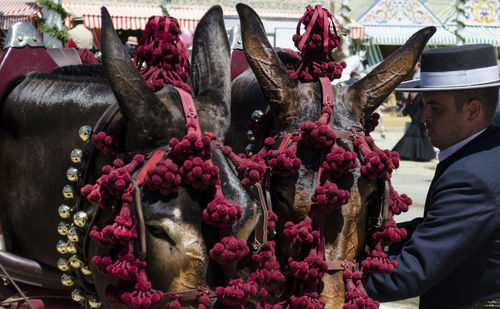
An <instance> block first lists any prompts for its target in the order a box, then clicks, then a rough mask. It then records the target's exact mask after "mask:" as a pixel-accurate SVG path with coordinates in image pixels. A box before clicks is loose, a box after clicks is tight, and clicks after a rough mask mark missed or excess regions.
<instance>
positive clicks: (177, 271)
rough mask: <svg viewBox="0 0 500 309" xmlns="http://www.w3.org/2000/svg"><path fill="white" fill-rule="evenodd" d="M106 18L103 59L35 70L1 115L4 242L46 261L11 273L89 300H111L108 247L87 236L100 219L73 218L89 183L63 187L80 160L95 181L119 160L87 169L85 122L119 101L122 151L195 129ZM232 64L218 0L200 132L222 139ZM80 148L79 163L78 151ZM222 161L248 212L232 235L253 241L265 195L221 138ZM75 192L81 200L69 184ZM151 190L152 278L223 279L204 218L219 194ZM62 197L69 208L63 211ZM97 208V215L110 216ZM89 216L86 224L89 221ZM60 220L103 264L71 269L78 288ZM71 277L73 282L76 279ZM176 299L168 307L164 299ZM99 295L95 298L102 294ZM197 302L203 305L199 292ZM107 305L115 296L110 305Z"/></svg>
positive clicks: (196, 83)
mask: <svg viewBox="0 0 500 309" xmlns="http://www.w3.org/2000/svg"><path fill="white" fill-rule="evenodd" d="M102 16H103V22H102V24H103V29H102V54H103V67H101V66H100V65H80V66H70V67H63V68H60V69H56V70H54V71H53V72H50V73H32V74H30V75H28V76H27V77H26V78H25V79H24V80H23V81H22V82H21V83H20V84H19V85H17V86H16V87H15V88H14V89H13V90H12V92H11V93H10V94H9V95H8V96H7V98H6V100H5V102H3V104H2V109H1V113H0V196H1V202H0V220H1V225H2V229H3V232H4V236H5V244H6V248H7V251H8V252H9V253H11V254H15V255H17V256H20V257H24V258H26V259H29V261H27V260H24V261H25V262H26V263H25V266H31V267H35V266H36V267H35V268H38V269H39V270H37V273H35V274H30V273H29V272H30V271H31V270H32V269H33V268H29V267H28V268H26V269H23V268H22V267H16V266H15V265H14V266H13V265H11V264H9V265H10V266H13V267H12V268H10V273H11V274H12V275H15V276H14V277H20V278H24V281H25V282H26V281H28V282H35V283H37V284H39V285H42V286H44V287H48V288H65V289H69V290H72V289H75V288H80V289H81V291H82V299H83V300H84V301H85V297H87V296H89V295H91V294H89V293H92V290H93V289H94V290H95V291H97V294H98V297H99V298H100V300H101V301H105V298H104V297H103V291H104V289H105V287H106V285H107V283H108V281H109V280H110V279H109V277H104V276H103V275H100V274H99V273H98V272H97V270H96V269H95V267H94V266H93V265H92V263H90V261H89V260H90V259H91V258H92V257H93V256H94V255H95V254H97V253H102V249H101V248H100V247H99V246H98V245H97V244H95V243H94V242H90V245H89V241H88V239H87V237H86V235H88V228H89V223H88V222H87V224H86V226H85V227H84V228H79V227H78V226H76V225H75V224H73V223H72V222H71V218H72V216H73V215H74V210H71V208H72V207H74V206H75V204H76V202H77V200H78V197H79V188H78V187H77V186H73V195H74V198H68V199H65V198H64V197H63V192H62V190H63V188H64V187H65V186H66V185H68V184H69V181H68V179H66V176H65V175H66V173H67V171H68V168H69V167H71V166H73V167H75V168H76V169H80V171H79V173H80V177H83V174H84V168H86V169H87V170H88V179H87V181H86V183H91V184H94V183H95V181H96V179H97V178H98V177H99V176H100V175H101V167H102V166H103V165H104V164H110V163H111V162H112V160H113V157H112V156H107V155H103V154H98V155H97V156H96V157H95V159H94V160H93V162H92V164H91V166H85V167H82V166H80V165H78V164H77V163H74V162H75V161H72V160H70V153H72V151H73V150H74V149H75V148H80V149H85V144H84V143H82V140H81V139H80V138H79V134H78V132H79V128H80V127H82V126H83V125H90V126H94V124H96V122H97V121H98V119H99V118H100V117H101V116H102V115H103V113H104V112H105V111H106V110H107V109H108V108H109V107H110V106H111V105H113V104H116V103H117V104H118V106H119V115H118V117H119V116H121V117H122V118H123V123H124V128H123V130H122V133H123V135H124V139H123V147H122V149H121V151H122V152H127V153H134V152H137V151H145V152H146V153H147V152H148V151H152V150H154V149H157V148H159V147H161V146H166V145H168V142H169V140H170V139H171V138H173V137H176V138H178V139H182V137H183V136H184V134H185V120H184V112H183V109H182V105H181V100H180V97H179V93H178V92H177V90H176V89H175V88H174V87H172V86H167V87H165V88H164V89H162V90H161V91H159V92H157V93H154V92H153V91H152V90H150V89H149V87H148V86H147V85H146V83H145V82H144V81H143V80H142V78H141V76H140V75H139V72H138V71H137V70H136V68H135V67H134V65H133V63H132V61H131V60H130V57H129V55H128V54H127V53H126V51H125V50H124V48H123V46H122V44H121V43H120V41H119V38H118V36H117V35H116V33H115V31H114V29H113V27H112V23H111V19H110V17H109V14H108V13H107V11H106V10H105V9H103V12H102ZM229 65H230V53H229V44H228V40H227V34H226V31H225V28H224V23H223V15H222V10H221V8H220V7H219V6H215V7H213V8H211V9H210V10H209V11H208V12H207V13H206V15H205V16H204V17H203V18H202V19H201V21H200V23H199V25H198V27H197V30H196V32H195V36H194V47H193V56H192V65H191V80H192V83H193V93H194V95H193V97H194V104H195V106H196V108H197V110H198V114H199V115H200V117H199V121H200V126H201V129H202V130H203V131H205V130H206V131H210V132H213V133H214V134H215V135H217V136H223V135H224V134H225V132H226V131H227V130H228V127H229V122H228V121H227V119H229V118H230V87H231V85H230V68H229ZM73 155H74V157H73V159H75V160H76V161H78V159H76V158H77V157H79V154H78V151H76V152H74V153H73ZM86 156H88V153H85V151H84V153H83V158H82V161H83V162H87V164H88V162H89V161H88V158H87V157H86ZM146 160H147V158H146ZM212 161H213V163H214V165H217V166H218V167H219V169H220V180H221V186H222V191H223V193H224V195H225V197H226V199H227V200H228V201H230V202H231V203H235V204H238V205H240V206H241V207H242V208H243V214H242V217H241V219H240V220H239V221H238V222H237V223H236V224H235V225H234V226H233V234H234V235H236V237H237V238H242V239H247V238H248V236H249V234H250V233H251V231H252V230H253V229H254V226H255V225H256V223H257V219H258V217H259V214H260V213H259V208H258V207H257V206H258V199H256V198H255V196H254V195H252V194H250V193H249V192H248V191H247V190H246V189H245V188H243V186H242V185H241V184H240V182H239V180H238V178H237V177H236V176H235V175H234V174H233V172H232V170H231V169H230V167H229V165H228V162H227V161H226V160H225V158H224V156H223V154H222V152H221V151H220V150H219V149H217V148H216V147H214V148H213V151H212ZM71 174H73V173H71ZM76 174H78V173H76ZM73 179H74V177H73ZM65 194H66V197H70V195H68V194H69V191H65ZM140 196H141V202H142V209H143V216H144V221H145V226H146V232H145V234H146V243H147V246H146V247H147V255H146V260H147V274H148V277H149V279H150V280H151V282H152V286H153V287H154V288H155V289H157V290H161V291H165V292H166V291H172V290H175V291H178V292H182V291H185V290H189V289H196V288H197V287H198V286H207V287H210V288H214V287H216V286H218V285H220V284H222V283H223V282H222V281H223V276H222V275H221V271H220V268H218V266H216V265H212V264H213V263H212V262H210V259H209V257H208V249H210V248H211V247H212V246H213V244H214V243H215V242H216V241H217V240H218V233H217V230H216V229H215V228H212V227H210V226H208V225H207V224H206V223H204V222H203V215H202V211H203V209H204V208H205V207H206V205H207V203H208V202H210V201H211V199H212V198H213V195H212V193H210V192H208V191H207V192H201V191H197V190H194V189H190V188H186V187H184V186H181V188H180V190H179V192H178V193H176V194H173V195H170V196H168V197H165V196H162V195H160V194H158V193H155V192H152V191H150V190H148V188H147V187H146V186H142V187H141V189H140ZM62 204H66V205H68V206H69V208H67V209H64V208H59V207H60V206H61V205H62ZM87 207H88V204H87V206H83V207H82V208H81V209H82V210H86V209H89V208H87ZM58 208H59V210H60V214H61V215H62V217H63V218H61V217H60V216H59V214H58ZM87 215H88V217H89V220H91V219H92V220H94V221H95V223H100V222H102V220H104V217H105V215H102V216H98V217H97V218H95V217H94V218H92V215H93V214H92V213H88V214H87ZM69 216H71V217H70V218H69V219H66V221H65V220H64V218H68V217H69ZM78 219H79V220H80V222H79V223H82V220H83V219H82V218H81V217H79V218H78ZM68 220H69V221H68ZM61 221H64V222H66V224H67V225H66V228H70V227H74V228H76V235H75V234H72V235H71V236H72V238H70V240H71V239H73V240H75V239H76V238H78V237H79V239H80V241H79V242H75V243H73V245H74V246H76V249H77V253H76V254H77V257H79V259H81V260H82V261H83V262H84V263H87V264H86V265H84V266H88V267H89V268H90V271H91V272H92V275H91V276H88V275H87V276H85V275H84V274H82V273H81V272H80V271H79V270H78V268H80V267H81V265H77V269H73V270H71V269H70V271H71V273H72V274H73V276H74V285H73V286H71V287H63V286H62V285H61V283H60V278H61V275H62V274H63V273H62V272H60V271H59V270H58V265H57V263H58V259H59V258H61V257H65V258H69V257H70V256H71V254H68V253H66V254H60V253H58V251H57V250H56V244H58V241H60V240H62V241H63V243H65V244H70V245H71V243H69V242H67V241H68V238H67V237H66V236H61V235H59V233H58V227H59V229H61V230H64V228H65V226H64V224H62V226H61V224H60V222H61ZM82 239H83V240H82ZM85 239H87V240H85ZM86 245H88V250H87V246H86ZM65 249H67V248H65ZM63 251H64V250H63ZM73 262H75V264H78V263H77V262H78V261H75V260H73ZM72 265H73V264H72ZM59 267H62V266H61V265H59ZM62 268H64V267H62ZM40 269H43V270H40ZM84 270H87V269H85V268H84ZM85 273H86V271H85ZM65 279H67V280H66V281H65V283H66V284H69V283H71V282H69V281H68V278H67V277H66V278H65ZM79 279H81V280H79ZM76 298H78V295H77V296H76ZM166 298H167V297H165V298H164V300H163V302H162V303H160V306H164V305H165V302H166ZM91 301H92V302H93V303H92V305H94V306H96V302H97V300H95V299H93V300H91ZM192 304H193V305H195V304H196V298H194V301H193V302H192ZM105 306H106V307H108V306H110V305H109V304H107V303H105Z"/></svg>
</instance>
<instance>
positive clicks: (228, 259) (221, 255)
mask: <svg viewBox="0 0 500 309" xmlns="http://www.w3.org/2000/svg"><path fill="white" fill-rule="evenodd" d="M249 252H250V249H248V246H247V243H246V241H244V240H243V239H239V240H238V239H236V238H234V237H232V236H231V237H224V238H222V239H221V241H220V242H218V243H216V244H215V246H214V247H213V248H212V249H211V250H210V258H211V259H212V260H215V261H217V263H219V264H222V265H229V264H233V263H235V262H238V261H240V260H241V259H243V258H244V257H245V256H246V255H247V254H248V253H249Z"/></svg>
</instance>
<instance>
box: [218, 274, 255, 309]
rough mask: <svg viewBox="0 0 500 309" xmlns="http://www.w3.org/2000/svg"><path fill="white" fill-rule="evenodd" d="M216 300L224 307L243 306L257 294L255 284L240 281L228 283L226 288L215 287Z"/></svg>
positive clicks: (235, 280)
mask: <svg viewBox="0 0 500 309" xmlns="http://www.w3.org/2000/svg"><path fill="white" fill-rule="evenodd" d="M215 293H216V294H217V299H218V300H219V301H220V302H221V303H222V304H224V305H228V306H244V305H245V304H246V303H247V302H248V301H249V300H250V298H251V297H252V296H254V295H255V294H256V293H257V283H255V282H252V281H250V282H246V283H243V281H241V279H234V280H231V281H229V284H228V285H227V286H226V287H217V289H215Z"/></svg>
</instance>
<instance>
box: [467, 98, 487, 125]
mask: <svg viewBox="0 0 500 309" xmlns="http://www.w3.org/2000/svg"><path fill="white" fill-rule="evenodd" d="M464 112H465V116H466V117H467V120H469V121H475V120H478V119H481V120H482V117H484V110H483V105H482V104H481V101H479V100H477V99H473V100H470V101H469V102H468V103H466V104H465V105H464Z"/></svg>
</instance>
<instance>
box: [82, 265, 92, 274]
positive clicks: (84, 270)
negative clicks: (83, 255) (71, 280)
mask: <svg viewBox="0 0 500 309" xmlns="http://www.w3.org/2000/svg"><path fill="white" fill-rule="evenodd" d="M80 270H81V271H82V274H84V275H85V276H89V275H91V274H92V272H91V271H90V269H89V267H88V266H82V267H81V268H80Z"/></svg>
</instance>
